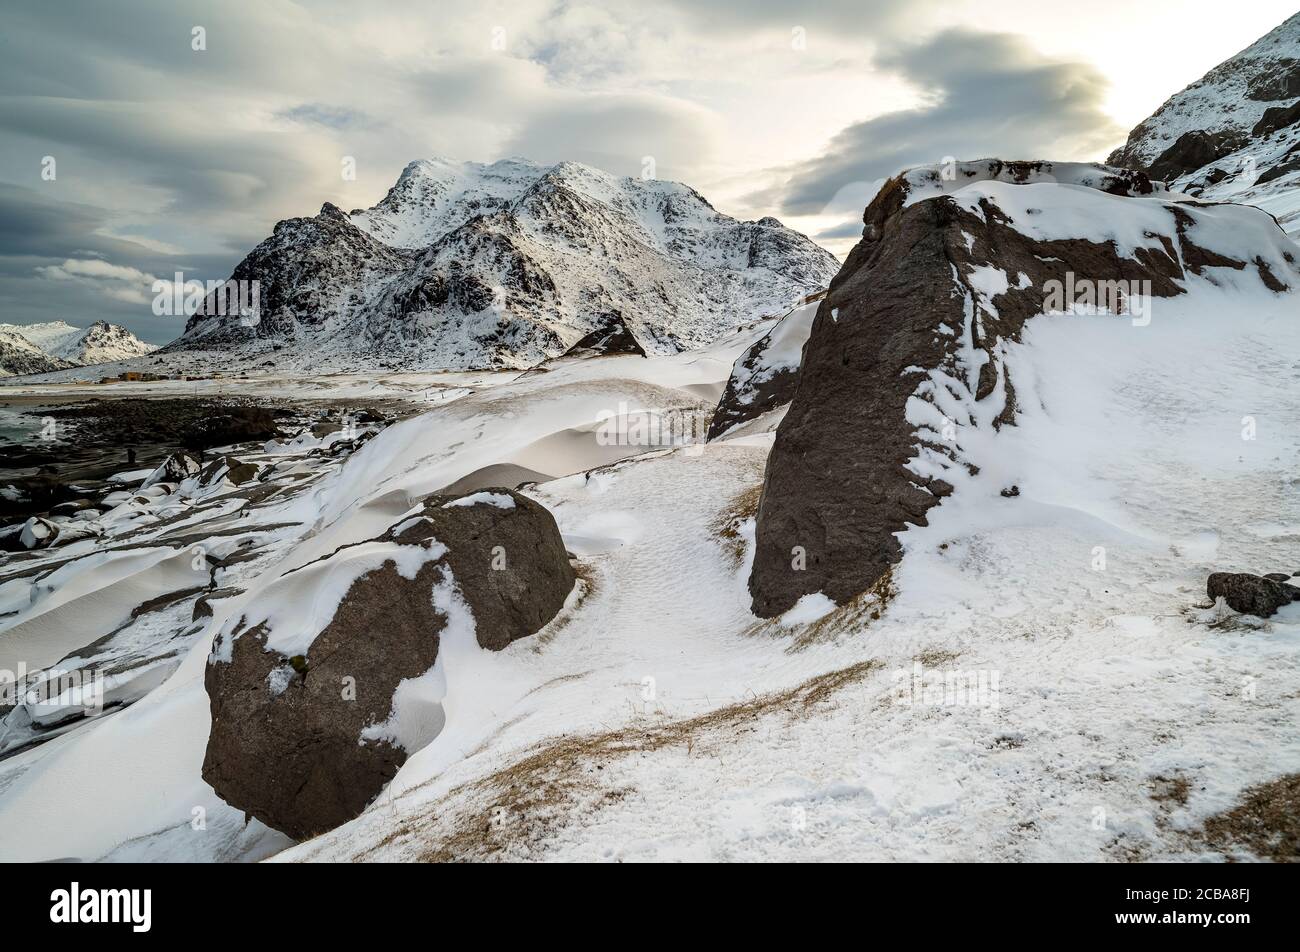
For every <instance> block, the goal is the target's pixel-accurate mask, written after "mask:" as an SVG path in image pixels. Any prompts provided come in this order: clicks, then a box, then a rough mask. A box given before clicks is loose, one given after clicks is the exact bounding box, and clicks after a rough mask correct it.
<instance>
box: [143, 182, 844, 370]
mask: <svg viewBox="0 0 1300 952" xmlns="http://www.w3.org/2000/svg"><path fill="white" fill-rule="evenodd" d="M836 270H838V264H837V262H836V261H835V259H834V258H833V257H832V256H831V255H830V254H829V253H828V252H826V251H824V250H823V249H822V248H820V247H818V246H817V245H815V244H814V243H813V242H811V241H810V240H808V239H807V238H806V237H804V236H803V235H800V234H798V233H797V232H794V231H791V230H790V229H788V228H786V227H784V226H783V225H782V224H781V223H780V222H779V221H777V220H776V219H774V218H763V219H761V220H759V221H753V222H741V221H737V220H735V219H733V218H730V217H728V216H726V215H723V214H720V213H719V212H717V211H716V210H715V209H714V208H713V207H712V206H711V205H710V204H709V203H708V202H707V201H706V200H705V199H704V198H703V197H702V196H701V195H700V194H699V193H698V192H696V191H695V190H694V189H691V188H689V187H687V186H685V185H681V184H678V183H675V182H662V181H655V180H650V181H643V180H641V179H633V178H616V177H615V176H612V175H608V174H606V173H604V172H600V171H597V170H595V169H592V168H588V167H586V166H583V165H579V164H576V163H572V162H563V163H560V164H559V165H555V166H550V167H546V166H539V165H536V164H533V163H531V162H526V161H523V160H505V161H501V162H496V163H493V164H491V165H481V164H476V163H454V162H448V161H444V160H431V161H419V162H413V163H411V164H410V165H408V166H407V168H406V169H405V171H403V173H402V175H401V177H400V178H399V180H398V182H397V184H396V185H394V186H393V188H392V189H390V190H389V192H388V194H387V195H386V196H385V197H384V199H383V200H382V201H381V202H379V203H378V204H377V205H375V206H374V207H373V208H370V209H364V210H356V211H354V212H352V213H351V215H345V214H344V213H343V212H342V211H341V210H339V209H338V208H336V207H335V206H333V205H330V204H328V203H327V204H326V205H325V206H324V207H323V208H322V209H321V212H320V214H319V215H318V216H316V217H315V218H296V219H289V220H287V221H283V222H280V223H279V224H278V225H276V228H275V233H274V234H273V235H272V236H271V237H270V238H268V239H267V240H266V241H264V242H262V243H261V244H260V245H258V246H257V248H255V249H254V250H253V251H252V252H251V253H250V254H249V255H248V257H247V258H245V259H244V261H243V262H241V263H240V264H239V266H238V267H237V268H236V269H235V271H234V273H233V274H232V276H231V277H232V280H239V281H258V282H259V286H260V298H261V299H260V313H259V316H258V319H257V320H249V319H248V318H247V317H246V316H240V315H236V314H225V315H222V314H218V313H215V312H216V311H217V310H219V309H218V308H217V307H216V302H215V300H214V299H211V298H210V299H209V302H208V304H209V305H210V306H207V307H205V309H203V310H202V311H201V312H200V313H198V314H196V315H195V316H194V317H193V318H191V319H190V321H189V322H188V324H187V326H186V330H185V333H184V334H183V335H182V336H181V337H180V338H179V339H178V340H176V341H174V342H173V343H171V344H169V345H168V346H167V348H165V350H164V354H181V353H192V352H196V351H203V352H208V357H209V359H211V360H212V361H214V362H217V363H221V362H223V361H229V362H232V363H238V364H248V363H251V362H254V361H256V360H257V359H259V358H262V357H264V355H269V354H271V353H274V354H275V361H276V363H277V365H278V366H280V367H286V366H293V365H295V361H297V362H300V363H302V364H303V365H304V366H308V365H309V366H311V367H313V368H321V367H333V366H338V367H346V368H349V369H351V368H355V367H356V366H357V364H358V363H359V362H369V363H375V364H378V365H381V366H393V367H408V368H410V367H420V368H431V367H448V368H467V367H523V366H531V365H534V364H536V363H539V362H540V361H543V360H545V359H547V358H551V357H556V356H559V355H561V354H563V353H564V352H565V350H567V349H568V348H569V347H571V346H573V345H574V344H575V343H577V342H578V341H579V340H581V339H582V338H584V337H585V336H587V335H588V334H589V333H591V332H592V331H594V330H597V329H598V328H600V327H601V326H603V325H604V324H607V323H608V322H609V321H610V320H611V319H617V320H620V321H622V322H623V323H624V325H625V326H626V327H627V329H628V331H629V332H630V333H631V335H632V336H633V337H634V338H635V339H636V340H637V341H638V342H639V345H640V346H641V347H644V348H645V350H646V351H647V352H648V353H672V352H675V351H679V350H687V349H692V348H696V347H700V346H703V345H705V344H708V343H710V342H711V341H713V340H715V339H717V338H718V337H719V336H721V335H722V334H723V333H725V332H727V331H729V330H731V329H732V328H734V327H736V326H738V325H739V324H742V323H745V322H747V321H752V320H755V319H757V318H760V317H763V316H769V315H775V314H779V313H782V312H784V311H785V310H786V309H788V307H789V306H790V304H791V303H792V302H793V301H794V300H796V299H797V298H798V297H799V296H801V295H802V294H804V293H806V292H808V291H811V290H815V289H817V288H819V287H824V286H825V285H826V284H827V283H828V282H829V280H830V278H831V277H832V276H833V275H834V273H835V271H836Z"/></svg>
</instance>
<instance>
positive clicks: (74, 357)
mask: <svg viewBox="0 0 1300 952" xmlns="http://www.w3.org/2000/svg"><path fill="white" fill-rule="evenodd" d="M0 332H4V333H7V334H13V335H17V336H19V337H22V338H23V339H25V340H26V341H28V342H29V343H30V344H32V345H33V346H34V347H36V348H37V349H38V350H39V351H41V352H42V353H44V354H46V355H48V356H49V357H52V358H54V361H53V363H54V366H51V367H45V368H42V369H43V370H52V369H56V367H59V366H66V365H68V364H77V365H91V364H102V363H107V362H108V361H114V360H128V359H130V358H132V357H141V356H143V355H145V354H149V353H152V352H153V351H155V350H157V349H158V348H157V347H156V346H155V345H153V344H146V343H145V342H144V341H142V340H140V338H138V337H136V336H135V335H134V334H132V333H131V332H130V331H128V330H127V329H126V328H125V327H122V326H121V325H119V324H110V323H108V322H107V321H96V322H95V323H94V324H91V325H90V326H89V327H73V326H72V325H71V324H68V323H66V322H64V321H46V322H44V323H40V324H0ZM14 372H15V373H16V372H18V371H14Z"/></svg>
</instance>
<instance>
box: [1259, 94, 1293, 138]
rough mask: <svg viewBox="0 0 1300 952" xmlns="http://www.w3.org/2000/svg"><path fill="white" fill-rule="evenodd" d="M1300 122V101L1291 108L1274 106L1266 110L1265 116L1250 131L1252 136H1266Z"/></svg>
mask: <svg viewBox="0 0 1300 952" xmlns="http://www.w3.org/2000/svg"><path fill="white" fill-rule="evenodd" d="M1297 122H1300V100H1298V101H1296V102H1295V103H1294V104H1292V105H1290V106H1274V107H1273V108H1271V109H1265V110H1264V116H1263V118H1261V119H1260V120H1259V122H1257V123H1255V128H1253V129H1251V130H1250V134H1251V135H1252V136H1266V135H1268V134H1269V133H1270V132H1276V131H1277V130H1278V129H1285V128H1286V127H1287V126H1293V125H1295V124H1296V123H1297Z"/></svg>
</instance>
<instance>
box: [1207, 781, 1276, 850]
mask: <svg viewBox="0 0 1300 952" xmlns="http://www.w3.org/2000/svg"><path fill="white" fill-rule="evenodd" d="M1195 836H1196V837H1197V838H1199V839H1201V840H1203V841H1204V843H1205V844H1206V845H1207V846H1209V847H1210V848H1211V849H1213V850H1216V851H1218V852H1224V853H1226V852H1246V853H1250V854H1251V855H1253V856H1257V857H1259V858H1260V859H1266V860H1271V861H1273V862H1275V863H1295V862H1298V861H1300V774H1287V775H1286V776H1283V777H1279V778H1278V779H1276V780H1271V781H1269V782H1268V783H1261V784H1259V785H1258V786H1255V787H1250V788H1249V789H1247V790H1246V791H1245V793H1244V794H1243V795H1242V798H1241V802H1240V803H1238V804H1237V806H1235V807H1233V808H1232V809H1231V810H1225V811H1224V812H1223V813H1216V814H1215V815H1214V816H1212V817H1210V818H1209V819H1207V820H1206V821H1205V823H1204V824H1203V825H1202V827H1201V829H1200V831H1198V833H1197V834H1195Z"/></svg>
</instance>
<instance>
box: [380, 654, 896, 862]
mask: <svg viewBox="0 0 1300 952" xmlns="http://www.w3.org/2000/svg"><path fill="white" fill-rule="evenodd" d="M880 667H881V663H880V662H879V661H877V660H875V659H871V660H867V661H862V662H859V663H857V664H854V665H850V666H849V667H847V668H841V669H839V670H836V671H830V672H827V673H825V674H822V675H818V676H817V677H814V678H810V679H809V680H807V681H805V682H803V683H802V684H800V685H798V686H796V687H793V688H790V689H788V690H785V691H777V692H773V693H771V694H764V695H759V696H756V697H753V698H750V699H749V700H746V701H741V702H738V703H735V704H730V705H728V706H726V707H721V708H718V709H717V710H714V711H709V712H708V713H706V714H701V715H698V716H696V717H691V718H686V719H683V720H676V721H666V722H664V723H660V724H654V725H630V726H627V727H621V728H617V729H615V730H610V731H605V732H603V733H599V734H590V735H585V736H580V737H565V738H560V739H558V740H552V741H548V742H545V743H543V744H541V745H539V746H537V747H535V748H533V750H532V751H530V752H529V753H528V754H526V755H525V756H524V757H523V758H522V759H520V760H518V761H516V762H515V763H513V764H511V765H510V766H508V767H506V768H504V769H502V770H498V771H497V772H496V773H493V774H491V775H490V776H488V777H485V778H483V779H480V780H476V781H473V782H471V783H468V784H465V785H463V786H461V787H457V788H456V789H454V790H452V791H450V793H448V794H447V796H446V797H444V798H443V799H442V801H441V802H440V803H439V804H438V805H437V809H438V811H439V812H438V815H437V816H428V817H422V818H420V819H418V820H415V821H412V822H410V823H407V824H404V825H403V826H401V827H400V828H399V829H397V830H395V831H394V832H393V833H392V834H390V835H389V836H388V837H387V838H385V839H384V840H383V841H382V842H381V843H380V844H378V845H377V846H376V847H374V848H372V850H371V852H373V851H374V850H375V849H378V848H380V847H382V846H386V845H389V844H392V843H395V842H398V841H409V840H414V841H415V842H416V843H419V844H421V846H420V849H419V853H418V858H419V859H421V860H424V861H428V862H448V861H463V860H484V859H502V858H511V859H513V858H524V857H526V856H528V855H529V854H531V853H533V852H534V851H535V850H536V849H537V847H538V846H539V845H540V844H541V842H542V841H543V840H544V839H545V838H546V837H547V836H548V835H549V834H550V833H551V832H553V831H554V830H556V829H559V828H561V827H563V826H565V825H567V824H568V823H569V822H570V819H571V817H573V816H574V815H575V814H578V813H582V814H584V815H586V814H589V813H591V812H594V811H596V810H599V809H600V808H602V807H604V806H608V805H610V804H612V803H617V802H618V801H619V800H622V799H623V798H624V797H626V796H628V795H629V793H631V792H632V791H631V790H630V789H629V788H626V787H618V786H615V785H613V784H612V783H610V782H608V781H605V780H604V778H603V776H602V772H603V770H604V768H605V767H606V766H607V765H610V764H612V763H614V762H615V761H616V760H618V759H620V758H624V757H627V756H629V755H633V754H643V753H651V752H654V751H658V750H662V749H664V748H667V747H680V748H682V749H683V750H685V751H686V752H687V754H688V755H689V754H691V753H693V752H694V751H695V750H696V749H697V748H698V747H702V746H704V745H707V744H710V743H714V742H717V741H721V740H725V739H727V738H729V737H731V736H733V735H734V734H735V733H736V732H738V731H744V730H750V729H753V727H754V726H755V725H756V722H757V721H759V720H760V719H761V718H765V717H771V716H779V715H784V716H786V717H787V718H790V719H792V720H794V719H799V718H802V717H805V716H807V715H808V714H809V713H810V712H811V711H812V710H813V709H814V708H816V707H818V706H819V705H822V704H825V703H827V702H828V701H830V700H831V699H832V698H834V696H835V695H836V694H838V693H839V692H840V691H842V690H844V689H845V688H846V687H848V686H850V685H852V684H855V683H857V682H859V681H861V680H863V679H864V678H866V677H867V676H868V675H869V674H871V672H873V671H875V670H877V669H878V668H880Z"/></svg>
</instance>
